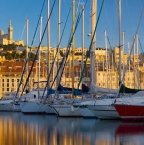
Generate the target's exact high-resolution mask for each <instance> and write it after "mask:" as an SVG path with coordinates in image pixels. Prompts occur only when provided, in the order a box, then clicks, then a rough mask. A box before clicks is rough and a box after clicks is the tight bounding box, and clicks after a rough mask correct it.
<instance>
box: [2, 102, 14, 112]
mask: <svg viewBox="0 0 144 145" xmlns="http://www.w3.org/2000/svg"><path fill="white" fill-rule="evenodd" d="M0 111H13V101H12V100H2V101H0Z"/></svg>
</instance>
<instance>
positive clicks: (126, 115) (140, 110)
mask: <svg viewBox="0 0 144 145" xmlns="http://www.w3.org/2000/svg"><path fill="white" fill-rule="evenodd" d="M114 106H115V109H116V110H117V112H118V113H119V115H120V117H121V119H122V120H123V121H137V120H144V106H137V105H124V104H122V105H119V104H115V105H114Z"/></svg>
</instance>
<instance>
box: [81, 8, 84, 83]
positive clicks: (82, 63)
mask: <svg viewBox="0 0 144 145" xmlns="http://www.w3.org/2000/svg"><path fill="white" fill-rule="evenodd" d="M83 55H84V6H82V62H81V70H83V65H84V56H83ZM82 83H83V79H82Z"/></svg>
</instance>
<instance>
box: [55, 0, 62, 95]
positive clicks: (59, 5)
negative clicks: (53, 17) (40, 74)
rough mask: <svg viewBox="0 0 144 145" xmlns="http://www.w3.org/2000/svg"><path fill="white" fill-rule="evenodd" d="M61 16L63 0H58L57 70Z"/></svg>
mask: <svg viewBox="0 0 144 145" xmlns="http://www.w3.org/2000/svg"><path fill="white" fill-rule="evenodd" d="M60 16H61V0H58V48H57V49H58V50H57V51H58V53H57V70H58V68H59V57H60V55H59V54H60V53H59V51H60V25H61V22H60ZM58 85H59V74H58V76H57V85H56V86H57V87H58ZM58 95H59V92H58V91H57V97H58Z"/></svg>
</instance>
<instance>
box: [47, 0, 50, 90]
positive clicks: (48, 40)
mask: <svg viewBox="0 0 144 145" xmlns="http://www.w3.org/2000/svg"><path fill="white" fill-rule="evenodd" d="M49 16H50V0H47V17H48V19H49ZM47 43H48V46H47V59H46V63H47V75H50V74H49V73H50V61H49V60H50V20H49V22H48V25H47ZM49 87H50V80H48V86H47V93H48V89H49Z"/></svg>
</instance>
